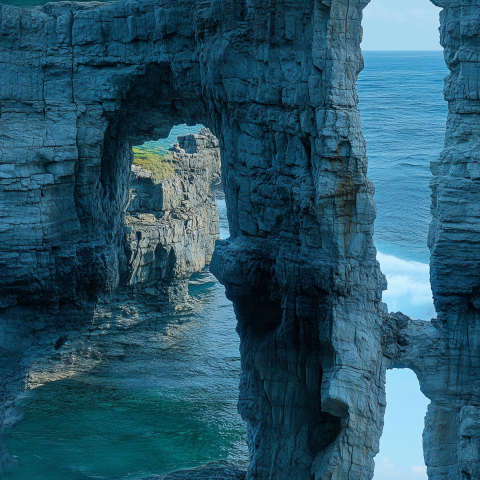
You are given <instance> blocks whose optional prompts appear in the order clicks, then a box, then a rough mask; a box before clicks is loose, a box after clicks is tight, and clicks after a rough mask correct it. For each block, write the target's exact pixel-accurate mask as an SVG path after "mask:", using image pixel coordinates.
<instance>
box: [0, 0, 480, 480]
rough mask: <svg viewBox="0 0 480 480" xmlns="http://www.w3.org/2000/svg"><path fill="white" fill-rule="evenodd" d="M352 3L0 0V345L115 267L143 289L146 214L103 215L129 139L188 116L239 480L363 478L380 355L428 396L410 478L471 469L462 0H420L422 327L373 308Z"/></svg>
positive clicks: (472, 320)
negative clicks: (207, 141) (202, 147)
mask: <svg viewBox="0 0 480 480" xmlns="http://www.w3.org/2000/svg"><path fill="white" fill-rule="evenodd" d="M367 3H368V2H367V1H366V0H356V1H347V0H320V1H316V2H304V1H302V0H300V1H298V2H294V3H289V4H286V3H282V2H276V3H274V4H272V3H271V2H266V1H265V0H255V1H253V2H241V1H240V2H233V1H231V0H226V1H222V2H218V1H216V0H212V1H211V2H203V3H201V2H200V3H198V2H197V3H195V2H192V1H190V0H184V1H182V2H171V1H169V0H148V1H147V0H145V1H129V2H121V3H112V4H104V5H100V4H97V3H92V4H77V3H70V2H62V3H58V4H48V5H46V6H44V7H42V8H39V9H35V10H21V9H17V8H13V7H8V6H1V7H0V9H1V10H0V49H1V52H2V55H1V56H0V62H1V64H2V65H1V69H0V75H1V78H2V80H1V82H0V148H1V155H2V157H1V164H0V176H1V178H2V183H1V193H0V195H1V199H2V200H1V202H2V203H1V208H2V211H1V216H0V218H1V220H0V225H1V233H0V273H1V275H2V278H3V279H4V280H3V281H2V283H1V285H0V296H1V306H2V309H3V310H2V314H3V316H4V318H8V319H11V323H10V325H11V326H12V328H10V329H9V330H8V331H6V333H5V337H4V345H7V347H4V348H5V351H7V352H9V351H10V350H9V348H10V347H8V345H11V344H13V343H14V341H16V342H17V343H22V342H24V341H25V340H24V339H25V338H26V339H27V343H28V342H29V341H31V340H29V339H31V338H32V333H31V332H32V330H33V331H37V330H38V329H41V328H45V327H44V326H45V325H46V324H48V325H50V327H51V328H56V329H57V330H58V329H59V328H60V326H64V325H66V324H68V325H71V324H73V323H79V324H81V323H82V322H83V323H85V322H86V323H88V322H89V321H91V318H92V316H93V315H94V312H95V305H96V304H97V301H98V299H99V298H101V296H102V295H106V294H111V292H115V291H117V292H118V291H119V288H120V289H121V288H123V287H122V282H124V281H125V282H126V283H127V284H128V285H130V286H131V287H132V291H134V290H135V288H137V287H139V288H140V286H141V287H142V288H143V286H145V287H148V288H149V287H150V282H151V281H153V282H154V281H155V280H154V277H153V276H152V273H151V272H152V271H153V270H155V268H156V267H155V266H156V265H157V264H158V265H160V266H161V267H160V268H163V267H162V265H167V263H168V262H167V263H165V260H164V259H163V260H162V258H163V257H162V255H158V257H157V256H156V257H155V258H156V260H151V256H152V255H151V253H152V252H155V255H156V248H157V247H156V246H155V245H157V243H155V242H157V238H158V239H159V240H158V241H160V237H161V235H164V234H163V233H162V234H160V233H158V232H160V231H161V229H162V228H163V227H160V225H161V224H162V218H161V217H160V216H157V215H156V214H155V213H149V214H150V215H153V216H154V217H155V220H153V217H148V222H149V223H148V224H149V225H155V227H153V228H151V227H150V226H147V225H146V224H145V223H142V222H145V221H144V220H143V219H145V218H147V217H142V218H141V217H140V215H145V214H143V213H141V214H139V215H138V216H137V218H132V217H133V216H132V215H130V217H128V218H130V220H129V219H128V218H127V222H125V218H124V216H123V211H124V208H125V205H126V204H127V202H128V182H129V175H130V163H131V159H132V153H131V146H132V145H135V144H139V143H142V142H143V141H144V140H150V139H156V138H159V137H161V136H166V134H167V133H168V131H169V130H170V128H171V127H172V126H173V125H175V124H179V123H188V124H196V123H200V124H204V125H206V126H208V127H209V128H210V129H211V131H212V132H213V133H214V134H215V136H216V137H217V138H218V141H219V146H220V149H221V151H222V184H223V187H224V190H225V197H226V203H227V209H228V219H229V226H230V235H231V236H230V238H229V239H227V240H224V241H222V242H219V243H218V245H217V248H216V251H215V253H214V255H213V259H212V266H211V268H212V271H213V272H214V273H215V275H216V276H217V277H218V278H219V280H220V281H221V282H222V283H223V284H224V285H225V288H226V293H227V295H228V297H229V298H231V299H232V300H233V302H234V305H235V311H236V315H237V318H238V332H239V335H240V339H241V354H242V365H243V373H242V378H241V384H240V401H239V410H240V412H241V414H242V416H243V418H244V419H245V420H246V421H247V424H248V443H249V449H250V460H251V461H250V468H249V471H248V474H247V478H248V479H249V480H250V479H253V478H256V479H262V480H263V479H275V480H281V479H289V480H304V479H307V478H308V479H311V478H314V479H315V480H327V479H342V480H367V479H370V478H371V477H372V475H373V466H374V463H373V457H374V455H375V454H376V453H377V451H378V442H379V438H380V434H381V430H382V425H383V413H384V409H385V395H384V383H385V370H386V368H393V367H409V368H413V369H414V370H415V371H416V372H417V374H418V376H419V378H420V382H421V385H422V389H423V391H424V392H425V393H426V395H427V396H429V398H431V399H432V405H431V407H430V409H429V414H428V416H427V426H426V431H425V432H426V433H425V448H426V460H427V464H428V468H429V475H430V478H431V479H435V480H437V479H444V478H449V479H457V478H458V479H461V478H462V479H463V478H478V471H477V470H476V469H477V468H478V467H477V465H478V457H477V455H478V412H477V409H478V405H479V404H480V403H479V402H478V393H479V392H478V385H479V382H478V379H477V376H476V375H477V373H476V372H477V371H478V368H476V367H477V366H478V359H479V356H478V345H477V344H478V341H479V340H478V339H479V338H480V336H479V332H478V320H477V315H478V313H477V306H478V303H479V302H478V298H477V296H478V295H477V294H478V285H479V282H478V272H477V270H476V266H477V263H478V262H477V260H476V258H477V256H478V251H477V250H478V249H477V248H476V245H477V235H478V234H477V228H476V224H477V223H478V222H477V221H476V220H475V218H476V215H477V213H476V212H477V208H476V198H477V183H476V180H477V177H478V175H477V170H478V168H477V163H476V154H475V151H476V143H475V142H476V138H477V135H476V128H477V127H476V124H477V123H478V122H476V120H477V115H478V112H477V110H478V108H477V107H478V106H477V103H478V100H477V98H478V95H477V93H478V92H477V84H478V74H477V69H476V63H475V62H476V60H475V59H476V53H475V52H476V49H477V43H478V42H477V33H478V15H477V13H478V12H477V6H476V5H474V4H473V3H472V4H470V3H469V4H468V5H467V4H464V3H461V2H459V1H456V0H448V1H447V0H437V2H436V3H438V4H439V5H440V6H442V7H444V11H443V13H442V42H443V44H444V46H445V48H446V59H447V64H448V66H449V68H450V69H451V72H452V73H451V75H450V77H449V78H448V79H447V84H446V90H445V91H446V95H447V99H448V100H449V103H450V115H449V121H448V122H449V123H448V130H447V142H446V148H445V151H444V154H443V155H442V158H441V159H440V161H439V162H438V163H436V164H435V165H433V172H434V175H435V178H434V180H433V184H432V185H433V215H434V220H433V223H432V230H431V235H430V244H431V250H432V287H433V291H434V298H435V305H436V308H437V312H438V321H437V322H433V323H430V324H425V323H418V322H412V321H410V320H409V319H405V318H404V317H403V316H401V315H397V316H395V315H393V316H392V315H388V314H387V312H386V311H385V306H384V305H383V304H382V303H381V293H382V290H383V289H384V288H385V285H386V284H385V279H384V277H383V275H382V274H381V272H380V270H379V266H378V263H377V261H376V255H375V248H374V246H373V222H374V218H375V206H374V203H373V190H374V189H373V186H372V184H371V182H370V181H369V180H368V179H367V177H366V173H367V158H366V153H365V143H364V140H363V136H362V132H361V123H360V117H359V113H358V110H357V95H356V90H355V82H356V79H357V75H358V73H359V71H360V70H361V68H362V65H363V62H362V56H361V52H360V42H361V35H362V30H361V17H362V9H363V8H364V7H365V5H366V4H367ZM186 151H187V149H186ZM134 176H135V175H134ZM137 181H139V177H135V180H134V182H137ZM184 184H185V185H187V183H185V182H184ZM154 188H157V189H158V191H159V190H160V189H159V188H158V187H152V189H154ZM161 188H162V191H163V186H162V187H161ZM165 188H167V186H166V187H165ZM169 188H170V187H169ZM171 188H175V187H174V185H173V184H171ZM152 191H153V190H152ZM139 192H140V193H139V196H140V197H141V191H140V190H139ZM144 200H145V198H144ZM142 201H143V200H142ZM132 205H133V203H132ZM135 208H137V207H135ZM142 208H143V207H142ZM178 208H179V210H177V211H178V215H179V216H180V219H181V220H180V219H176V220H179V221H183V217H181V215H183V214H184V213H185V212H186V211H187V210H188V208H190V206H189V205H188V204H184V205H180V207H178ZM193 210H195V208H193ZM172 211H173V212H175V211H176V210H175V209H172ZM195 212H196V210H195ZM175 215H177V213H175ZM164 220H165V218H164ZM129 222H131V224H129ZM162 225H163V224H162ZM129 226H131V227H132V231H131V232H130V231H129ZM182 228H183V227H182ZM193 228H195V227H193ZM202 228H203V227H202ZM134 230H135V232H137V231H138V232H140V238H137V236H136V234H135V237H134V236H133V233H132V232H133V231H134ZM154 231H155V232H157V233H158V237H157V236H156V235H157V233H153V232H154ZM125 235H126V237H125ZM165 235H167V234H166V233H165ZM168 235H170V234H168ZM179 235H180V234H179ZM171 238H173V237H171ZM176 238H180V237H176ZM125 242H126V243H125ZM200 243H201V242H200ZM192 245H194V243H192ZM196 245H199V244H196ZM124 247H125V248H124ZM192 248H193V250H195V249H196V248H197V247H192ZM139 249H140V250H139ZM193 250H192V251H193ZM172 251H174V250H172ZM137 252H140V253H138V254H137ZM192 258H193V257H192ZM157 260H158V262H160V263H157ZM162 262H163V263H162ZM194 264H195V261H192V265H194ZM15 322H16V323H15ZM418 339H421V341H420V343H418V342H419V340H418ZM9 342H10V343H9ZM12 342H13V343H12ZM426 345H430V346H431V350H429V351H428V352H426V351H425V346H426ZM407 347H408V348H407ZM434 347H435V348H434ZM438 352H439V353H438ZM427 353H428V355H427Z"/></svg>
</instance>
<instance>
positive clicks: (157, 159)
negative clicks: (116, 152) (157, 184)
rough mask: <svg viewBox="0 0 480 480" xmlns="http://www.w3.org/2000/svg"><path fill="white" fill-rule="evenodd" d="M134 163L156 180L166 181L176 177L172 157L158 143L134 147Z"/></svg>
mask: <svg viewBox="0 0 480 480" xmlns="http://www.w3.org/2000/svg"><path fill="white" fill-rule="evenodd" d="M133 155H134V157H133V163H134V165H138V166H139V167H142V168H143V169H145V170H148V171H149V172H151V173H152V174H153V179H154V180H157V181H158V180H164V179H166V178H172V177H174V176H175V168H174V166H173V163H172V155H171V154H170V152H169V151H168V150H167V149H166V148H165V147H162V146H160V145H158V144H157V143H154V142H148V143H145V144H143V145H141V146H139V147H133Z"/></svg>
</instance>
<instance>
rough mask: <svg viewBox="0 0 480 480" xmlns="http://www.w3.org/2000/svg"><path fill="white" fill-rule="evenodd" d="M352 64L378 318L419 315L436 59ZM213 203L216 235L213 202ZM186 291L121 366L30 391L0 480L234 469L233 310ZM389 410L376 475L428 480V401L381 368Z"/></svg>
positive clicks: (441, 107)
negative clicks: (209, 465)
mask: <svg viewBox="0 0 480 480" xmlns="http://www.w3.org/2000/svg"><path fill="white" fill-rule="evenodd" d="M364 57H365V70H364V71H363V72H362V73H361V75H360V79H359V82H358V90H359V96H360V110H361V114H362V122H363V129H364V134H365V137H366V140H367V148H368V156H369V159H370V163H369V165H370V166H369V177H370V178H371V179H372V180H373V182H374V184H375V185H376V194H375V200H376V203H377V209H378V218H377V222H376V227H375V243H376V246H377V249H378V252H379V253H378V258H379V260H380V263H381V266H382V270H383V272H384V273H385V274H386V275H387V279H388V282H389V289H388V291H387V292H386V293H385V295H384V301H385V302H386V303H387V304H388V306H389V309H390V310H394V311H397V310H401V311H403V312H404V313H407V314H409V315H411V316H413V317H416V318H422V319H430V318H431V317H432V316H434V314H435V313H434V310H433V305H432V299H431V291H430V286H429V278H428V273H429V269H428V260H429V252H428V249H427V245H426V240H427V233H428V225H429V222H430V212H429V208H430V190H429V188H428V185H429V182H430V170H429V163H430V161H431V160H433V159H435V158H436V157H437V156H438V154H439V152H440V151H441V149H442V146H443V139H444V131H445V121H446V114H447V107H446V104H445V103H444V101H443V96H442V88H443V77H444V76H445V75H446V74H447V70H446V68H445V65H444V63H443V54H442V53H441V52H364ZM199 128H200V127H186V126H180V127H176V128H175V129H174V130H172V133H171V135H170V137H169V138H168V139H166V140H162V141H161V142H162V143H163V144H164V145H171V144H172V143H173V142H175V140H176V137H177V136H178V135H179V134H183V133H188V132H197V131H198V130H199ZM218 204H219V207H220V211H221V216H222V225H221V230H222V231H221V234H222V238H225V237H226V236H227V235H228V228H227V224H226V214H225V202H224V200H223V199H222V198H219V199H218ZM191 294H192V296H193V297H194V299H195V301H196V302H197V304H198V306H199V308H198V309H197V310H196V313H194V314H192V315H183V316H179V317H178V318H172V319H170V320H168V321H167V320H162V321H161V322H160V321H159V324H161V327H158V325H155V328H154V330H152V328H151V325H148V324H147V325H144V326H143V327H142V328H143V329H144V330H142V331H140V332H134V334H135V335H136V337H135V338H140V337H141V336H142V335H143V337H144V338H145V342H144V343H143V344H142V343H141V342H140V343H138V342H136V343H135V342H134V343H132V346H131V349H130V350H131V351H130V353H129V354H128V355H127V356H126V357H125V355H122V358H117V357H115V354H114V353H113V351H108V352H107V354H106V355H105V356H104V357H105V360H104V361H103V363H100V364H99V365H98V367H97V368H96V369H94V370H93V371H91V372H87V373H85V372H84V373H82V374H78V375H72V377H71V378H69V379H66V380H62V381H60V382H52V383H47V384H45V385H44V386H42V387H39V388H37V389H35V390H33V391H30V392H28V393H27V394H26V395H25V396H24V398H23V399H22V401H21V402H20V407H21V409H23V415H24V417H23V420H21V421H20V422H19V423H18V424H17V425H16V426H15V427H13V428H12V429H10V430H9V431H8V432H7V434H6V443H7V446H8V448H9V451H10V453H12V454H14V455H17V457H18V461H19V466H17V467H16V468H12V469H11V470H10V471H9V472H8V473H7V474H6V475H5V476H4V478H5V480H26V479H28V480H47V479H48V480H67V479H68V480H83V479H103V480H127V479H128V480H130V479H136V478H139V477H142V476H147V475H151V474H155V473H157V474H159V473H164V472H168V471H172V470H177V469H181V468H189V467H193V466H196V465H200V464H203V463H205V462H207V461H212V460H218V459H233V458H236V459H237V460H238V461H240V462H242V461H245V460H246V455H247V454H246V446H245V441H244V435H245V427H244V425H243V422H242V421H241V419H240V418H239V416H238V414H237V412H236V401H237V396H238V376H239V372H240V362H239V353H238V338H237V335H236V333H235V317H234V313H233V309H232V306H231V303H230V302H229V301H228V300H226V299H225V297H224V293H223V288H222V287H221V286H220V285H219V284H218V282H216V280H215V279H214V278H213V277H212V276H211V275H210V274H209V273H208V272H207V271H205V272H203V273H201V274H198V275H196V276H195V277H194V278H193V279H192V284H191ZM139 336H140V337H139ZM143 337H141V338H143ZM113 341H115V342H118V341H119V340H118V339H113V340H112V342H113ZM387 401H388V407H387V415H386V423H385V431H384V435H383V437H382V442H381V451H380V454H379V455H378V456H377V459H376V463H377V467H376V474H375V480H393V479H395V480H420V479H421V480H426V474H425V466H424V463H423V457H422V448H421V432H422V429H423V416H424V414H425V409H426V405H427V400H426V399H425V398H424V397H423V396H422V395H421V393H420V391H419V389H418V382H417V381H416V378H415V376H414V374H413V373H411V372H408V371H399V372H393V373H389V376H388V384H387Z"/></svg>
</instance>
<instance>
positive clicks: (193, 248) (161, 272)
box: [120, 129, 220, 304]
mask: <svg viewBox="0 0 480 480" xmlns="http://www.w3.org/2000/svg"><path fill="white" fill-rule="evenodd" d="M178 142H179V143H177V144H175V146H174V147H173V148H172V149H171V154H172V163H173V165H174V168H175V176H173V177H172V178H169V179H166V180H161V181H156V180H155V176H154V174H152V173H151V172H149V171H147V170H145V169H143V168H141V167H139V166H137V165H132V170H131V174H130V182H129V190H130V194H129V201H128V205H127V212H126V215H125V227H124V237H123V252H122V255H121V261H120V272H121V280H120V284H121V285H122V286H125V288H127V290H128V291H129V292H130V294H132V293H133V294H134V295H139V298H138V300H139V301H142V302H145V301H147V298H150V299H151V300H150V301H151V302H152V303H154V304H155V303H158V302H159V299H161V298H162V297H164V296H165V289H167V291H168V293H169V295H167V299H166V301H167V302H168V303H170V304H171V303H175V304H178V303H182V302H183V301H184V298H185V297H187V296H188V291H187V281H188V279H189V278H190V276H191V275H192V274H193V273H195V272H199V271H201V270H202V269H203V268H204V267H205V265H208V264H209V263H210V260H211V258H212V254H213V250H214V248H215V240H217V239H218V238H219V223H218V222H219V216H218V208H217V206H216V204H215V195H214V194H213V193H212V192H211V190H210V185H211V184H212V182H218V181H219V179H220V152H219V148H218V140H217V139H216V138H215V137H214V136H213V135H212V134H211V132H210V131H209V130H207V129H203V130H202V131H201V132H200V134H199V135H182V136H180V137H178ZM172 282H175V285H176V289H175V297H174V298H173V297H172V295H171V293H172ZM182 286H183V291H182ZM182 296H183V297H184V298H182Z"/></svg>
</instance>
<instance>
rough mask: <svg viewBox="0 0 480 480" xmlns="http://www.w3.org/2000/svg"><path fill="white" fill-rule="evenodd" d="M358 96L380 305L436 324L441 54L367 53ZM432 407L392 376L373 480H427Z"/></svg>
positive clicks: (400, 376) (443, 110) (415, 387)
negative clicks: (432, 236) (426, 433)
mask: <svg viewBox="0 0 480 480" xmlns="http://www.w3.org/2000/svg"><path fill="white" fill-rule="evenodd" d="M364 57H365V70H364V71H363V72H362V73H361V74H360V78H359V81H358V93H359V97H360V105H359V107H360V111H361V114H362V124H363V131H364V135H365V139H366V141H367V154H368V157H369V171H368V175H369V177H370V178H371V179H372V181H373V183H374V184H375V187H376V193H375V201H376V204H377V220H376V223H375V245H376V247H377V250H378V255H377V258H378V260H379V262H380V265H381V267H382V271H383V273H384V274H385V275H386V277H387V280H388V290H387V291H386V292H384V294H383V301H384V302H386V303H387V305H388V307H389V310H390V311H399V310H400V311H402V312H403V313H406V314H407V315H410V316H412V317H413V318H418V319H423V320H429V319H430V318H433V317H434V316H435V310H434V308H433V301H432V293H431V289H430V280H429V265H428V263H429V251H428V248H427V235H428V226H429V223H430V218H431V217H430V189H429V187H428V186H429V182H430V179H431V173H430V168H429V166H430V162H431V161H432V160H435V159H436V158H437V157H438V155H439V153H440V151H441V150H442V148H443V143H444V135H445V123H446V117H447V105H446V103H445V101H444V99H443V79H444V77H445V76H446V75H448V70H447V68H446V66H445V63H444V61H443V52H441V51H430V52H383V51H382V52H369V51H367V52H364ZM428 403H429V401H428V399H427V398H425V396H424V395H423V394H422V393H421V392H420V387H419V384H418V380H417V378H416V376H415V374H414V373H413V372H412V371H410V370H392V371H389V372H387V411H386V414H385V427H384V431H383V435H382V438H381V441H380V452H379V454H378V455H377V457H376V459H375V464H376V466H375V477H374V480H427V474H426V467H425V463H424V459H423V451H422V431H423V426H424V417H425V413H426V410H427V406H428Z"/></svg>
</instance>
